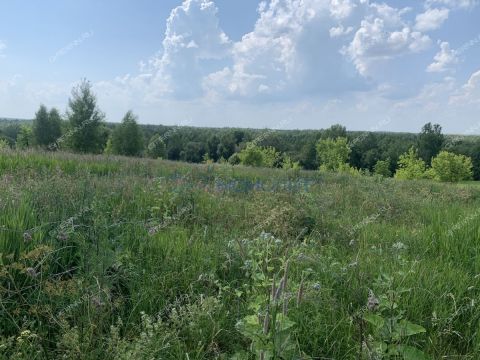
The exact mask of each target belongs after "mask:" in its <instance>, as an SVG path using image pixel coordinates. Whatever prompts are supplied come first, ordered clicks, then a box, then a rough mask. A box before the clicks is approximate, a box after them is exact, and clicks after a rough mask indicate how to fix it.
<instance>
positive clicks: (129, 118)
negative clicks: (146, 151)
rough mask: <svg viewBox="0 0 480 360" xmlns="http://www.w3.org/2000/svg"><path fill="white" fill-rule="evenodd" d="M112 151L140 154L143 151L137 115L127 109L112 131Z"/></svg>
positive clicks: (132, 154) (115, 152) (129, 154)
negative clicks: (119, 122)
mask: <svg viewBox="0 0 480 360" xmlns="http://www.w3.org/2000/svg"><path fill="white" fill-rule="evenodd" d="M112 151H113V153H114V154H117V155H125V156H140V155H141V154H142V152H143V135H142V132H141V130H140V128H139V127H138V124H137V117H136V116H135V115H134V114H133V112H132V111H128V112H127V113H126V114H125V116H124V117H123V120H122V123H121V124H120V125H118V126H117V127H116V128H115V130H114V131H113V133H112Z"/></svg>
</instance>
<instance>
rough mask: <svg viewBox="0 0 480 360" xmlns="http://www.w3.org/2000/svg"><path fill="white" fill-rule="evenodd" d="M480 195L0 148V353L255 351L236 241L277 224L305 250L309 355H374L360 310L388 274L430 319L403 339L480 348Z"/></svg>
mask: <svg viewBox="0 0 480 360" xmlns="http://www.w3.org/2000/svg"><path fill="white" fill-rule="evenodd" d="M479 205H480V189H479V188H478V186H476V185H475V184H469V183H468V184H458V185H452V184H441V183H434V182H429V181H396V180H393V179H380V178H375V177H352V176H348V175H338V174H322V173H319V172H306V171H305V172H303V171H300V172H287V171H283V170H273V169H253V168H243V167H230V166H222V165H187V164H181V163H174V162H168V161H153V160H144V159H128V158H121V157H103V156H80V155H71V154H62V153H60V154H48V153H47V154H41V153H17V152H10V153H2V154H0V261H1V262H0V265H1V268H0V306H1V307H0V331H1V333H0V358H5V359H10V358H11V359H121V358H125V359H127V358H140V359H152V358H154V359H215V358H220V359H230V358H232V356H233V355H234V354H235V353H240V352H243V354H245V355H243V356H245V357H244V358H252V359H253V358H255V355H254V354H253V353H252V352H250V340H249V339H248V338H247V337H244V336H243V335H241V334H240V333H239V332H238V329H237V327H236V326H235V325H236V323H237V321H238V320H240V319H242V318H244V317H245V316H246V315H248V314H249V313H251V310H250V309H249V303H250V300H251V299H250V298H249V297H248V296H249V295H248V294H250V292H251V289H252V286H254V285H253V284H254V283H253V281H254V280H252V279H253V278H252V277H251V276H250V275H251V274H250V275H249V274H248V272H246V271H245V268H244V262H245V260H246V259H245V258H244V257H243V255H242V254H241V253H239V252H238V251H235V250H234V247H232V244H235V243H237V242H239V241H241V240H242V239H249V240H255V239H257V238H258V237H259V236H260V234H261V233H262V232H268V233H271V234H273V235H274V236H275V237H277V238H279V239H281V240H282V241H283V242H284V243H286V244H288V246H287V247H288V251H290V253H291V254H295V257H293V255H292V257H291V264H292V265H291V270H290V275H289V279H290V280H289V281H290V291H291V292H292V296H291V300H290V304H289V309H290V310H289V313H288V315H289V317H290V318H291V320H292V321H293V322H295V326H294V328H293V329H294V330H293V331H292V334H291V336H292V339H293V341H294V343H295V346H296V347H297V348H298V349H299V352H300V353H303V354H304V355H303V356H304V357H303V358H305V359H308V358H314V359H358V358H364V359H367V358H368V357H367V355H365V354H364V355H362V357H359V353H360V345H359V344H360V342H361V339H360V333H362V331H363V333H362V337H365V339H366V338H367V337H368V335H369V334H371V333H372V331H371V329H370V328H369V327H368V326H367V324H364V323H363V322H362V321H360V320H358V319H357V315H358V313H359V311H362V309H364V308H365V305H366V303H367V298H368V294H369V290H370V289H371V290H373V291H374V293H375V294H376V295H380V291H381V289H380V288H379V286H378V284H377V283H378V282H376V280H377V279H378V278H379V277H381V276H382V275H383V274H385V275H389V276H391V277H393V279H394V284H395V286H397V287H402V288H405V289H408V290H409V291H408V292H406V293H405V294H404V295H403V296H402V298H401V301H398V307H399V308H400V309H402V310H404V311H405V313H404V315H403V316H404V317H405V318H406V319H409V320H410V321H412V322H414V323H416V324H419V325H421V326H423V327H424V328H425V329H426V332H425V333H422V334H418V335H415V336H413V337H411V338H410V339H409V340H408V344H410V345H413V346H415V347H417V348H419V349H422V350H423V351H424V352H425V353H426V354H428V356H429V357H430V358H432V359H440V358H448V359H457V358H458V359H460V358H461V359H478V358H480V310H479V308H478V302H479V300H480V299H479V295H480V287H479V286H480V260H479V256H478V255H479V254H478V252H479V245H478V244H479V240H480V222H479V220H480V211H479V210H478V209H479ZM304 229H307V230H304ZM449 230H451V232H450V233H449ZM402 244H403V245H402ZM261 255H262V253H260V254H259V256H261ZM307 269H311V270H308V271H309V275H308V278H307V279H306V282H305V286H306V290H305V295H304V297H303V299H302V301H301V302H300V303H299V305H298V306H296V305H295V294H296V292H297V291H298V289H299V286H300V283H301V278H302V276H303V275H302V274H304V273H305V271H306V270H307ZM240 291H242V293H241V294H240ZM267 292H268V290H267ZM142 319H143V320H142ZM361 329H363V330H361ZM27 330H28V331H29V332H25V331H27ZM249 353H250V355H248V354H249ZM307 355H308V356H307Z"/></svg>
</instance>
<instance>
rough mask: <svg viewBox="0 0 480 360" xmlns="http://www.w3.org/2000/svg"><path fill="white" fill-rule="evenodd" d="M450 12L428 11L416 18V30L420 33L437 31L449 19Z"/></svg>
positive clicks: (444, 9) (441, 10) (447, 10)
mask: <svg viewBox="0 0 480 360" xmlns="http://www.w3.org/2000/svg"><path fill="white" fill-rule="evenodd" d="M449 13H450V10H449V9H447V8H441V9H436V8H434V9H427V10H426V11H425V12H424V13H421V14H418V15H417V17H416V24H415V29H416V30H419V31H431V30H436V29H438V28H439V27H441V26H442V24H443V23H444V22H445V21H446V20H447V19H448V15H449Z"/></svg>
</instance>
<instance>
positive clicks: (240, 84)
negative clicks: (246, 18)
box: [204, 0, 361, 99]
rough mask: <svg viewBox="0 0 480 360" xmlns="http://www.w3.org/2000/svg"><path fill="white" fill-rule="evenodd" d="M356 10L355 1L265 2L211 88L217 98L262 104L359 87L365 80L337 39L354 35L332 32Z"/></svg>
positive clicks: (212, 76) (210, 78) (207, 81)
mask: <svg viewBox="0 0 480 360" xmlns="http://www.w3.org/2000/svg"><path fill="white" fill-rule="evenodd" d="M356 7H357V5H356V4H354V3H353V2H352V1H325V0H273V1H270V2H269V3H268V4H267V3H262V4H261V6H260V7H259V18H258V20H257V22H256V24H255V27H254V30H253V31H252V32H250V33H248V34H246V35H244V36H243V38H242V40H241V41H239V42H237V43H235V44H234V47H233V51H232V58H233V65H232V66H230V67H226V68H224V69H223V70H221V71H218V72H216V73H213V74H210V75H209V76H207V77H206V78H205V82H204V84H205V89H206V90H207V92H208V93H209V95H210V96H214V97H218V96H222V95H226V96H227V97H229V96H230V97H247V98H252V99H258V97H257V95H259V96H260V97H262V96H263V97H285V96H287V97H291V96H304V95H308V94H309V93H319V92H322V91H330V92H336V91H338V90H339V89H343V90H344V91H349V90H353V89H356V88H358V87H359V86H361V84H360V79H358V78H357V75H356V74H355V71H354V68H353V67H352V66H351V65H349V63H348V61H346V59H344V58H343V56H342V55H341V54H340V53H339V50H340V48H341V44H339V43H338V41H336V40H334V39H332V38H331V34H332V35H339V32H340V31H341V32H342V33H348V32H350V31H352V30H351V29H350V30H349V28H348V27H347V28H346V29H344V28H343V27H342V25H340V29H341V30H338V29H335V30H332V27H333V25H334V24H335V23H337V21H338V19H344V18H345V17H348V16H349V15H350V14H351V13H352V11H353V10H354V9H355V8H356ZM332 17H333V18H332ZM349 67H350V68H351V69H350V70H349Z"/></svg>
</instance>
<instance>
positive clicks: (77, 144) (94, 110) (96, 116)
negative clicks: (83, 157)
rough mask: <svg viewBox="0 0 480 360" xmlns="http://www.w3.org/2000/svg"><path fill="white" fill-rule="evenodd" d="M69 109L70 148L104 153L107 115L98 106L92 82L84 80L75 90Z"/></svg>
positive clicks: (68, 135) (68, 134) (68, 136)
mask: <svg viewBox="0 0 480 360" xmlns="http://www.w3.org/2000/svg"><path fill="white" fill-rule="evenodd" d="M68 107H69V109H68V110H67V118H68V122H69V131H68V132H67V134H66V136H67V137H66V140H67V141H68V142H69V145H70V147H71V148H72V149H73V150H74V151H77V152H82V153H100V152H102V151H103V147H104V143H105V141H106V140H105V139H104V131H103V129H102V126H103V121H104V118H105V115H104V114H103V113H102V112H101V111H100V110H99V108H98V106H97V97H96V96H95V94H94V93H93V92H92V85H91V84H90V82H88V81H87V80H83V81H82V82H81V83H80V84H79V85H78V86H76V87H74V88H73V90H72V96H71V98H70V99H69V101H68ZM62 140H64V139H62Z"/></svg>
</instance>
